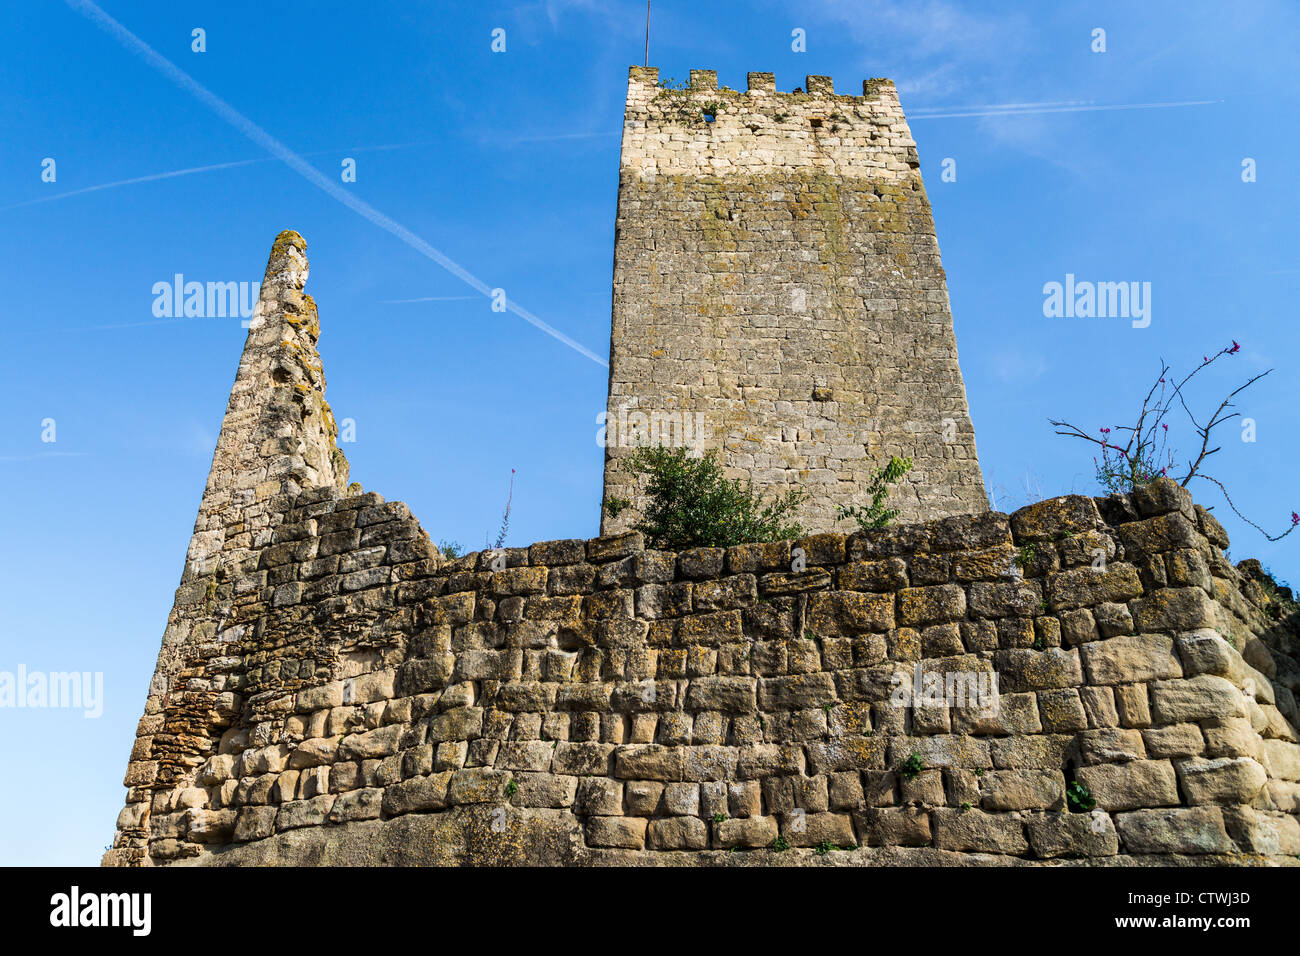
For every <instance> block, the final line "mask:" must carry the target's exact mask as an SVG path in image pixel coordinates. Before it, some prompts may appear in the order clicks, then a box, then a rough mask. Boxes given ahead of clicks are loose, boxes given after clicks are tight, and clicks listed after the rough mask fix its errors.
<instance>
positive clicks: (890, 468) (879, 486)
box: [835, 455, 912, 531]
mask: <svg viewBox="0 0 1300 956" xmlns="http://www.w3.org/2000/svg"><path fill="white" fill-rule="evenodd" d="M911 470H912V459H910V458H899V457H898V456H897V455H895V456H894V457H892V458H890V459H889V464H887V465H885V467H883V468H878V469H876V471H875V473H874V474H873V475H872V476H871V480H870V481H869V482H868V483H867V493H868V494H869V495H871V502H870V504H866V505H840V506H839V507H838V508H836V509H835V512H836V515H837V517H840V518H849V519H852V520H853V521H856V522H857V523H858V527H859V528H861V529H862V530H863V531H869V530H871V529H872V528H884V527H886V526H887V525H888V524H889V523H890V522H891V521H893V520H894V519H895V518H897V517H898V509H897V508H886V507H885V502H886V501H887V500H888V498H889V486H890V485H892V484H895V483H896V482H898V481H899V480H901V479H902V477H903V476H904V475H906V474H907V473H908V472H909V471H911Z"/></svg>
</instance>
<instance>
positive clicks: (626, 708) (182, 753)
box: [104, 233, 1300, 865]
mask: <svg viewBox="0 0 1300 956" xmlns="http://www.w3.org/2000/svg"><path fill="white" fill-rule="evenodd" d="M304 248H305V244H304V243H303V242H302V240H301V238H300V237H298V236H297V235H296V234H294V233H285V234H283V235H282V236H281V237H280V238H279V239H278V240H277V242H276V246H275V249H274V250H273V252H272V257H271V263H270V265H269V266H268V284H267V285H265V286H264V287H263V299H262V301H261V303H259V308H258V313H257V318H256V319H255V321H254V322H253V328H252V329H250V332H249V339H248V344H247V346H246V347H245V352H244V357H243V361H242V362H241V366H240V373H239V378H238V379H237V381H236V386H235V392H234V394H233V395H232V399H231V405H230V409H229V411H228V412H227V416H226V422H225V425H224V426H223V429H222V434H221V439H220V440H219V443H218V449H217V453H216V456H215V458H214V468H213V477H212V479H211V480H210V482H209V486H208V489H207V491H206V492H205V495H204V499H203V506H202V508H201V510H200V515H199V521H198V524H197V525H196V531H195V536H194V539H193V541H192V542H191V546H190V552H189V556H188V558H187V561H186V566H185V573H184V576H183V578H182V582H181V586H180V588H179V589H178V590H177V594H176V605H175V608H174V610H173V612H172V615H171V618H170V620H169V622H168V628H167V634H166V636H165V638H164V645H163V649H162V652H161V654H160V656H159V666H158V671H157V673H156V674H155V677H154V680H153V683H152V684H151V686H150V693H149V697H148V701H147V703H146V707H145V714H144V716H143V718H142V719H141V721H140V725H139V730H138V736H137V739H136V743H135V747H134V749H133V750H132V753H131V759H130V763H129V765H128V769H127V775H126V780H125V783H126V786H127V787H128V791H127V804H126V807H125V809H124V810H123V811H122V814H121V816H120V817H119V820H118V828H117V834H116V837H115V839H114V843H113V847H112V849H110V850H109V851H108V852H107V853H106V855H105V857H104V862H105V863H106V864H117V865H138V864H165V863H178V862H185V863H199V864H243V863H282V864H289V863H439V864H450V863H478V864H519V863H544V864H603V863H655V864H682V863H686V864H705V863H707V864H719V865H727V864H748V863H814V862H820V863H830V864H841V863H846V864H852V863H943V864H951V863H1015V862H1038V863H1063V862H1079V861H1082V862H1085V863H1094V864H1102V863H1146V862H1162V863H1167V862H1183V863H1188V862H1219V863H1222V862H1229V863H1234V862H1247V863H1254V862H1275V863H1286V862H1294V860H1295V857H1296V855H1297V854H1300V822H1298V821H1300V816H1298V815H1300V743H1298V742H1297V735H1296V727H1297V724H1298V723H1300V721H1298V720H1297V716H1298V715H1297V711H1296V693H1297V690H1298V689H1300V664H1298V663H1297V655H1296V653H1295V649H1294V643H1293V641H1294V634H1295V626H1296V624H1295V621H1294V620H1291V621H1287V620H1285V619H1283V620H1274V619H1273V618H1272V617H1270V615H1269V613H1268V608H1269V607H1270V601H1269V598H1268V597H1267V596H1266V594H1265V592H1264V591H1262V590H1261V589H1260V587H1259V585H1258V584H1256V583H1255V582H1254V581H1253V580H1251V579H1250V578H1249V576H1248V575H1245V574H1243V573H1241V572H1239V571H1238V569H1236V568H1234V567H1232V566H1231V565H1230V564H1229V563H1228V562H1227V561H1226V560H1225V558H1224V556H1223V550H1222V549H1223V548H1225V547H1226V546H1227V544H1228V541H1227V538H1226V535H1225V534H1224V532H1223V529H1222V528H1221V527H1220V526H1219V524H1218V523H1217V522H1216V521H1215V520H1214V518H1213V517H1212V516H1211V515H1210V514H1209V513H1208V512H1206V511H1204V510H1203V509H1201V508H1200V507H1198V506H1196V505H1194V504H1193V503H1192V502H1191V500H1190V499H1189V498H1188V496H1187V494H1186V492H1185V491H1183V490H1182V489H1181V488H1179V487H1177V486H1176V485H1174V484H1173V483H1171V482H1168V481H1165V480H1161V481H1158V482H1156V483H1155V484H1153V485H1151V486H1149V487H1148V488H1146V489H1144V490H1142V491H1141V492H1139V493H1136V494H1134V495H1131V496H1119V495H1113V496H1111V497H1109V498H1104V499H1093V498H1087V497H1081V496H1067V497H1063V498H1055V499H1051V500H1049V501H1045V502H1041V503H1039V504H1036V505H1032V506H1030V507H1028V508H1024V509H1022V510H1020V511H1018V512H1016V513H1015V514H1013V515H1011V516H1009V517H1008V516H1007V515H1002V514H995V513H987V512H986V513H982V514H978V515H965V516H954V517H949V518H944V519H939V520H933V521H929V522H924V523H919V524H906V525H902V526H899V527H895V528H890V529H885V530H881V531H873V532H867V533H857V534H853V535H849V536H845V535H842V534H835V533H827V534H819V535H815V536H811V537H808V538H805V539H803V540H800V541H796V542H778V543H774V544H762V545H743V546H739V547H734V548H729V549H725V550H722V549H697V550H693V551H686V552H682V553H680V554H674V553H666V552H662V551H655V550H650V549H647V548H646V547H645V542H644V541H643V540H642V538H641V536H640V535H639V534H637V533H627V534H620V535H613V536H606V537H602V538H597V539H593V540H590V541H583V540H571V541H551V542H541V543H538V544H534V545H532V546H530V547H527V548H511V549H507V550H506V551H505V553H504V558H505V567H504V569H503V570H500V571H493V570H491V568H492V566H493V563H492V559H493V557H494V556H493V555H491V554H487V553H483V554H472V555H468V556H465V557H462V558H458V559H455V560H446V559H444V558H443V557H442V556H441V555H440V554H439V553H438V552H437V550H436V549H435V548H434V547H433V545H432V544H431V543H430V540H429V537H428V535H427V534H425V532H424V531H423V529H422V528H421V527H420V525H419V523H418V522H417V521H416V519H415V518H414V517H413V516H412V515H411V514H410V512H409V511H408V509H407V508H406V507H405V506H404V505H402V504H400V503H395V502H391V503H385V502H384V501H383V500H382V499H381V498H380V497H379V496H378V495H375V494H361V493H359V492H357V493H352V494H349V493H348V492H347V490H346V489H345V488H344V481H345V480H346V478H345V476H346V462H344V461H343V460H342V456H341V455H339V454H338V453H337V450H336V449H334V447H333V442H332V437H331V436H332V426H331V425H330V417H329V414H328V406H326V405H325V403H324V399H323V393H322V390H323V377H322V376H321V372H320V365H319V359H318V357H317V356H316V353H315V349H314V342H315V338H316V335H317V332H318V326H317V324H316V321H315V309H314V306H313V305H312V304H311V301H310V299H309V298H308V297H306V296H304V295H302V293H301V289H302V282H303V281H304V280H305V277H306V271H307V266H306V260H305V258H304V256H303V251H304ZM796 548H797V549H801V551H800V552H796V551H795V550H794V549H796ZM800 556H802V558H803V559H804V563H806V568H805V569H804V570H802V571H795V570H793V567H794V566H795V558H796V557H800ZM918 668H919V669H920V672H921V676H922V678H924V676H925V675H927V674H940V675H954V674H955V675H964V677H966V678H970V677H976V678H979V677H981V676H984V677H990V676H992V675H994V674H996V676H997V679H998V690H999V692H1000V693H999V700H998V704H999V706H998V708H997V711H996V713H987V712H983V711H981V710H980V709H979V708H978V707H977V706H970V705H969V703H968V705H967V706H952V707H950V706H942V705H936V704H935V703H933V702H929V703H923V704H922V705H920V706H898V705H897V701H896V699H895V695H896V693H897V691H898V688H899V687H900V686H905V685H910V684H912V683H913V682H914V681H915V680H916V679H917V669H918ZM1076 781H1077V782H1079V783H1081V784H1084V785H1085V786H1086V787H1087V788H1088V790H1089V791H1090V792H1091V794H1092V796H1093V798H1095V800H1096V804H1097V806H1096V809H1095V810H1094V811H1092V812H1070V810H1069V807H1068V806H1067V801H1066V798H1065V791H1066V787H1067V785H1068V784H1071V783H1073V782H1076ZM778 838H780V840H782V841H784V842H785V843H788V845H789V847H790V849H788V850H784V851H781V850H779V849H777V848H776V847H779V846H781V845H782V844H781V843H780V842H779V841H778ZM845 847H856V848H855V849H839V848H845ZM833 848H835V849H833Z"/></svg>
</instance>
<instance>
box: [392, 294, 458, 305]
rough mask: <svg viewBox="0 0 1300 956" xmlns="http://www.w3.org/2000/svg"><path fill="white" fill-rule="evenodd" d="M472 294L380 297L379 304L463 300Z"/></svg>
mask: <svg viewBox="0 0 1300 956" xmlns="http://www.w3.org/2000/svg"><path fill="white" fill-rule="evenodd" d="M474 298H477V296H472V295H426V296H421V297H420V298H418V299H380V300H379V304H380V305H410V304H411V303H412V302H464V301H465V300H466V299H474Z"/></svg>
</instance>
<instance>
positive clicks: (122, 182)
mask: <svg viewBox="0 0 1300 956" xmlns="http://www.w3.org/2000/svg"><path fill="white" fill-rule="evenodd" d="M266 162H270V160H269V159H240V160H236V161H235V162H233V163H214V164H213V165H211V166H193V167H191V168H190V169H174V170H172V171H171V172H169V173H154V174H152V175H149V176H136V177H135V178H134V179H119V180H117V181H116V182H112V183H100V184H99V185H98V186H86V187H84V188H82V189H71V190H69V191H68V192H64V193H58V194H56V195H54V196H42V197H41V198H40V199H25V200H23V201H22V202H15V203H10V204H9V205H7V206H0V212H3V211H4V210H6V209H17V208H18V207H19V206H34V205H36V204H37V203H43V202H54V201H55V200H58V199H67V198H68V197H69V196H80V195H82V194H84V193H96V192H99V191H100V190H101V189H115V188H116V187H118V186H131V185H133V184H135V183H152V182H155V181H157V180H159V179H171V178H172V177H174V176H190V175H193V174H194V173H206V172H211V171H212V170H214V169H231V168H233V167H235V166H248V165H250V164H251V163H266Z"/></svg>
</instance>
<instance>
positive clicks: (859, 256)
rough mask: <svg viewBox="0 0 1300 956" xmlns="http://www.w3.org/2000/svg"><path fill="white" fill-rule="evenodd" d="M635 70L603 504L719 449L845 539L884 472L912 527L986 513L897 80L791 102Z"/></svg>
mask: <svg viewBox="0 0 1300 956" xmlns="http://www.w3.org/2000/svg"><path fill="white" fill-rule="evenodd" d="M658 80H659V73H658V70H656V69H643V68H641V67H633V68H632V70H631V75H630V77H629V82H628V93H627V109H626V114H625V120H624V126H623V148H622V158H621V165H620V171H619V194H618V219H617V224H616V231H615V241H614V300H613V326H612V331H611V337H610V387H609V403H608V407H607V410H606V461H605V494H606V496H607V497H619V498H625V499H628V500H630V501H631V502H632V507H631V508H628V509H627V510H625V511H623V512H622V513H621V514H619V515H617V516H615V515H613V514H611V513H608V512H607V513H605V514H604V515H603V521H602V525H601V531H602V533H603V534H610V533H614V532H617V531H623V530H626V529H628V528H631V527H633V526H634V525H635V523H636V520H637V517H638V514H639V512H640V508H641V506H642V500H641V498H640V495H639V488H638V485H637V483H636V482H635V481H634V480H633V477H632V476H631V475H629V474H628V472H627V471H626V469H625V468H624V465H623V459H624V458H625V457H626V456H627V455H628V454H630V453H631V451H632V449H633V447H634V446H635V444H636V443H638V442H640V441H649V442H650V443H652V444H653V443H663V444H683V443H687V442H689V443H690V444H691V445H692V446H693V447H696V448H699V449H713V448H718V449H721V450H722V456H723V460H724V463H725V464H726V465H727V467H728V470H729V472H730V473H731V474H732V475H734V476H739V477H747V478H751V479H753V481H754V484H755V485H756V486H757V487H759V488H761V489H764V490H771V491H783V490H786V489H788V488H790V487H794V486H798V487H799V488H802V489H803V490H805V491H807V492H809V493H810V495H811V498H810V500H809V501H808V502H807V504H806V505H805V506H804V508H803V510H802V512H801V513H800V515H799V518H800V519H801V520H802V522H803V523H804V526H805V527H806V528H809V529H812V530H816V531H831V530H843V529H844V528H845V527H847V526H849V523H847V522H839V521H838V520H837V517H836V507H837V506H839V505H847V504H850V503H855V502H861V501H862V499H864V498H865V497H866V495H865V494H864V491H865V483H866V481H867V479H869V477H870V475H871V474H872V473H873V472H874V470H875V469H877V468H879V467H881V466H883V465H884V464H885V463H886V462H887V461H888V460H889V458H890V456H891V455H907V456H911V457H912V458H913V459H914V462H915V468H914V470H913V471H912V473H911V474H910V475H908V477H907V479H906V480H905V481H904V482H903V484H902V485H901V487H900V489H899V491H900V493H899V495H898V496H897V498H898V500H897V502H896V505H897V507H898V508H899V509H900V511H901V514H902V518H903V520H909V521H918V520H926V519H930V518H939V517H945V516H947V515H951V514H965V513H973V512H979V511H985V510H987V509H988V503H987V500H986V498H985V494H984V485H983V478H982V476H981V474H980V470H979V462H978V460H977V458H976V453H975V435H974V431H973V430H972V427H971V422H970V415H969V412H968V410H967V404H966V391H965V386H964V385H963V383H962V376H961V370H960V368H959V367H958V364H957V344H956V341H955V339H954V336H953V323H952V315H951V313H950V310H949V304H948V290H947V284H946V280H945V276H944V271H943V267H942V265H941V264H940V260H939V245H938V242H937V240H936V238H935V229H934V220H933V217H932V216H931V212H930V204H929V201H928V200H927V199H926V194H925V187H924V185H923V184H922V181H921V173H920V169H919V166H920V163H919V160H918V158H917V152H916V143H915V141H914V140H913V139H912V134H911V131H910V130H909V129H908V125H907V120H906V118H905V117H904V115H903V111H902V108H901V107H900V105H899V102H898V94H897V92H896V91H895V89H894V85H893V84H892V83H891V82H889V81H888V80H868V81H867V82H866V83H865V84H864V85H863V95H862V96H842V95H836V94H835V92H834V88H833V85H832V83H831V79H830V77H823V76H810V77H808V78H807V81H806V91H805V92H795V93H778V92H777V91H776V87H775V83H774V80H773V77H772V74H770V73H751V74H749V89H748V90H747V91H746V92H743V93H742V92H737V91H734V90H728V89H725V88H724V89H721V90H719V89H718V83H717V74H716V73H714V72H712V71H707V70H695V71H692V72H691V78H690V86H689V88H688V89H682V90H678V89H668V88H665V87H661V86H659V85H658Z"/></svg>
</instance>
